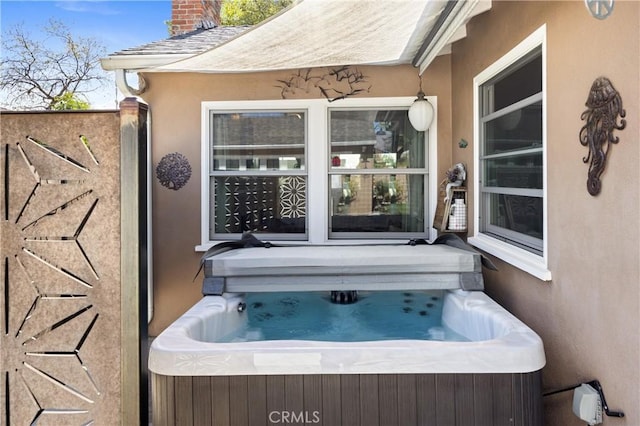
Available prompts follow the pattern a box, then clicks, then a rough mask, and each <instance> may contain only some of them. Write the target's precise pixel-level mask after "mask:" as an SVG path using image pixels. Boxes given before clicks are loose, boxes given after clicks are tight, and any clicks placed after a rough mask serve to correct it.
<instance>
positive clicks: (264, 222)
mask: <svg viewBox="0 0 640 426" xmlns="http://www.w3.org/2000/svg"><path fill="white" fill-rule="evenodd" d="M211 187H212V188H215V190H214V194H213V197H214V200H213V203H212V205H215V209H212V211H211V217H210V223H211V224H212V228H211V229H210V233H211V238H213V234H230V233H243V232H253V233H277V234H280V233H304V232H305V223H306V222H305V221H306V213H307V212H306V200H307V193H306V178H305V177H304V176H219V177H213V178H211Z"/></svg>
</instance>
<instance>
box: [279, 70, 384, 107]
mask: <svg viewBox="0 0 640 426" xmlns="http://www.w3.org/2000/svg"><path fill="white" fill-rule="evenodd" d="M316 73H317V74H316ZM276 81H277V82H278V84H277V85H276V87H278V88H279V89H281V92H280V95H281V96H282V99H288V98H291V97H293V96H295V95H296V92H302V93H307V94H308V93H311V91H312V90H318V91H319V92H320V93H321V94H322V96H324V97H325V98H326V99H327V100H328V101H329V102H333V101H337V100H338V99H345V98H347V97H349V96H355V95H357V94H360V93H365V92H369V90H370V89H371V85H370V84H367V77H366V76H365V75H363V74H362V73H361V72H360V71H358V69H357V68H353V69H352V68H351V67H349V66H343V67H338V68H326V72H324V73H322V72H321V70H320V69H311V68H309V69H306V70H298V71H297V72H296V73H294V74H292V75H291V77H290V78H289V79H288V80H276Z"/></svg>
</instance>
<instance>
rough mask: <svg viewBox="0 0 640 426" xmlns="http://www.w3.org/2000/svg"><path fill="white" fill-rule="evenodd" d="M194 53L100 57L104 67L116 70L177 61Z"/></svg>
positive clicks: (151, 66)
mask: <svg viewBox="0 0 640 426" xmlns="http://www.w3.org/2000/svg"><path fill="white" fill-rule="evenodd" d="M193 55H194V54H193V53H182V54H175V53H174V54H163V55H114V56H107V57H106V58H102V59H100V64H101V65H102V69H104V70H105V71H115V70H129V71H135V70H141V69H145V68H153V67H158V66H161V65H166V64H170V63H172V62H175V61H179V60H182V59H186V58H190V57H191V56H193Z"/></svg>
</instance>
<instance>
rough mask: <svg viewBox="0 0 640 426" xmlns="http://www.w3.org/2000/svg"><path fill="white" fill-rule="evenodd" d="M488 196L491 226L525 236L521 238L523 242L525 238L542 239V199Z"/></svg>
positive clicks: (517, 196) (503, 195) (499, 195)
mask: <svg viewBox="0 0 640 426" xmlns="http://www.w3.org/2000/svg"><path fill="white" fill-rule="evenodd" d="M486 196H488V197H489V200H488V203H489V204H490V205H491V208H490V212H491V215H490V220H489V225H492V226H494V227H499V228H502V229H504V230H508V231H513V232H516V233H519V234H523V235H524V236H521V237H520V239H522V240H524V239H525V237H531V238H533V239H541V238H542V217H543V215H542V212H543V210H542V198H539V197H525V196H519V195H505V194H487V195H486ZM491 228H492V227H491V226H490V227H489V229H491ZM512 237H513V238H515V239H516V240H517V239H518V237H516V236H512Z"/></svg>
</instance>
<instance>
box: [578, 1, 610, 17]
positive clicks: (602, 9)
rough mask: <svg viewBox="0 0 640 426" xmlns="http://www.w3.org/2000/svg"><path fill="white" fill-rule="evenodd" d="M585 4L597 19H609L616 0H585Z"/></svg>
mask: <svg viewBox="0 0 640 426" xmlns="http://www.w3.org/2000/svg"><path fill="white" fill-rule="evenodd" d="M584 5H585V6H586V7H587V9H588V10H589V13H591V16H593V17H594V18H596V19H607V18H608V17H609V15H611V12H613V5H614V0H584Z"/></svg>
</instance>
